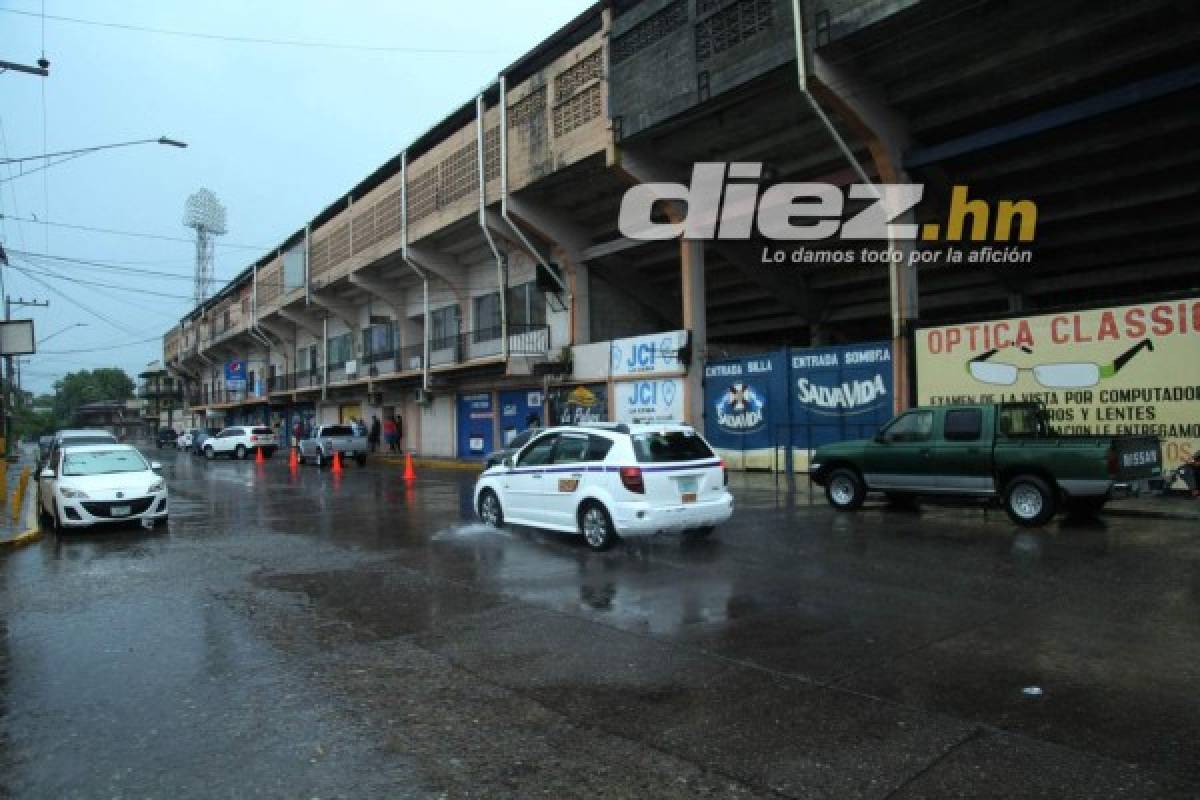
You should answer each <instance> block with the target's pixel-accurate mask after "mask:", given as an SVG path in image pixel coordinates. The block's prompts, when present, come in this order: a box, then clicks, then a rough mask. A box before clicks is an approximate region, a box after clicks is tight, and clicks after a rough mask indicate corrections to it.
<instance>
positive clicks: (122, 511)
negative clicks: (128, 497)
mask: <svg viewBox="0 0 1200 800" xmlns="http://www.w3.org/2000/svg"><path fill="white" fill-rule="evenodd" d="M130 511H133V507H132V506H113V507H112V508H110V509H109V513H111V514H112V515H113V516H114V517H128V516H129V512H130Z"/></svg>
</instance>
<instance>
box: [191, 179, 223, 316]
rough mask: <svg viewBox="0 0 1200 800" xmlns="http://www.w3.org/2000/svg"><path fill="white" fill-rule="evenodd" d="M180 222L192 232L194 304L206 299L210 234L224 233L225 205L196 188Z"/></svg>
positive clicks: (209, 278)
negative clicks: (194, 253) (196, 190)
mask: <svg viewBox="0 0 1200 800" xmlns="http://www.w3.org/2000/svg"><path fill="white" fill-rule="evenodd" d="M183 224H184V225H186V226H187V227H189V228H192V229H193V230H195V231H196V283H195V288H194V289H193V294H194V299H195V301H196V305H197V306H199V305H200V304H201V303H203V302H204V301H205V300H207V299H208V294H209V292H210V291H211V290H212V284H213V245H214V244H215V241H214V237H217V236H223V235H224V234H225V206H223V205H221V201H219V200H217V196H216V195H215V194H213V193H212V192H210V191H209V190H208V189H200V190H199V191H198V192H195V193H194V194H192V195H191V196H190V197H188V199H187V202H186V203H184V206H183Z"/></svg>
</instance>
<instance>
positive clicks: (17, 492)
mask: <svg viewBox="0 0 1200 800" xmlns="http://www.w3.org/2000/svg"><path fill="white" fill-rule="evenodd" d="M31 474H33V470H31V469H30V468H29V467H25V469H23V470H21V477H20V478H18V479H17V485H16V488H14V489H13V498H12V521H13V524H16V521H17V518H18V517H20V516H21V509H22V508H23V507H24V505H25V491H26V490H27V489H28V488H29V476H30V475H31Z"/></svg>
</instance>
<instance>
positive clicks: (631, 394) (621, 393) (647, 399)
mask: <svg viewBox="0 0 1200 800" xmlns="http://www.w3.org/2000/svg"><path fill="white" fill-rule="evenodd" d="M613 392H614V396H615V399H616V402H615V403H614V406H615V407H614V408H613V413H614V414H615V416H616V419H617V422H626V423H637V422H683V378H660V379H657V380H637V381H622V382H621V383H618V384H616V385H614V386H613Z"/></svg>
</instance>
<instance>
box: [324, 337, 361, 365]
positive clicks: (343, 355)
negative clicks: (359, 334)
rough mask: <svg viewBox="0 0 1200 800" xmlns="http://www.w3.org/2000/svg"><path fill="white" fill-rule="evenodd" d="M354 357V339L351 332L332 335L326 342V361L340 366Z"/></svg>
mask: <svg viewBox="0 0 1200 800" xmlns="http://www.w3.org/2000/svg"><path fill="white" fill-rule="evenodd" d="M353 359H354V341H353V339H351V337H350V334H349V333H343V334H340V335H338V336H331V337H329V339H328V340H327V341H326V342H325V363H327V364H329V365H331V366H338V367H340V366H341V365H342V364H345V363H346V362H347V361H352V360H353Z"/></svg>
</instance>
